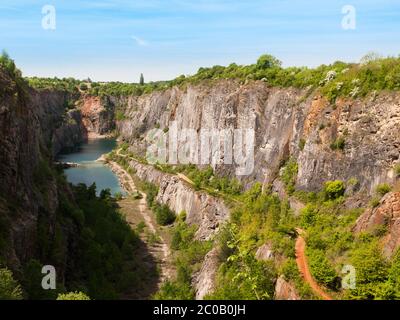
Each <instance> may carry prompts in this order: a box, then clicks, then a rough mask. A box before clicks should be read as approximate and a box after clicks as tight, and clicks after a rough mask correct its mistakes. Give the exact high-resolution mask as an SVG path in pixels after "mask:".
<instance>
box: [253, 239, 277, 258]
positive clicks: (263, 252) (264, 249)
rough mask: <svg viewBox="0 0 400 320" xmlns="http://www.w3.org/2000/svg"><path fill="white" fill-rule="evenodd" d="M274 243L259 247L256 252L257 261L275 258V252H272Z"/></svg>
mask: <svg viewBox="0 0 400 320" xmlns="http://www.w3.org/2000/svg"><path fill="white" fill-rule="evenodd" d="M272 249H273V248H272V243H269V242H268V243H265V244H263V245H262V246H261V247H259V248H258V249H257V251H256V259H257V260H263V261H266V260H271V259H273V258H274V251H273V250H272Z"/></svg>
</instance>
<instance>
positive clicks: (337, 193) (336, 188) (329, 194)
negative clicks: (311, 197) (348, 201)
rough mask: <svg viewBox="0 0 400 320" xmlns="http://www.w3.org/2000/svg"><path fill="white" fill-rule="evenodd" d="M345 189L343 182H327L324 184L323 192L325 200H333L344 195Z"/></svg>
mask: <svg viewBox="0 0 400 320" xmlns="http://www.w3.org/2000/svg"><path fill="white" fill-rule="evenodd" d="M345 191H346V187H345V184H344V182H343V181H341V180H335V181H327V182H325V187H324V192H325V196H326V198H327V199H330V200H334V199H337V198H339V197H341V196H343V195H344V192H345Z"/></svg>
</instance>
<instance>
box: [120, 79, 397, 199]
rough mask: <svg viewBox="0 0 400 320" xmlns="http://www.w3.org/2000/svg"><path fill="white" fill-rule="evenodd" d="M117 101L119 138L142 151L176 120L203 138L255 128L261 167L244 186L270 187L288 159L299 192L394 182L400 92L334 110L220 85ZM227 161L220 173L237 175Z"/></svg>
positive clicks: (257, 89) (297, 95)
mask: <svg viewBox="0 0 400 320" xmlns="http://www.w3.org/2000/svg"><path fill="white" fill-rule="evenodd" d="M112 103H114V104H115V106H118V107H120V108H122V109H124V110H125V119H124V120H121V121H117V129H118V132H119V133H120V134H121V137H122V138H123V139H124V140H126V141H128V142H130V143H131V144H132V145H135V147H136V148H137V149H139V150H140V148H142V149H143V150H144V146H145V143H144V140H143V137H144V136H145V134H146V133H147V132H148V131H149V130H150V129H154V128H155V127H160V129H164V128H167V127H169V126H170V125H171V123H172V121H176V122H177V124H178V128H179V129H183V128H185V129H187V128H191V129H195V130H196V131H197V132H198V131H199V130H200V129H204V128H216V129H235V128H243V129H250V128H253V129H254V130H255V148H254V153H255V154H254V160H255V166H254V171H253V172H252V173H251V174H250V175H248V176H244V177H241V179H242V180H243V181H244V182H253V181H254V180H257V181H260V182H264V183H266V184H267V183H272V182H273V181H274V180H275V178H276V176H277V174H278V172H279V169H280V166H281V165H282V163H283V162H284V161H285V160H287V159H288V158H289V157H293V158H294V159H295V160H296V161H297V163H298V165H299V174H298V179H297V186H298V187H299V188H301V189H306V190H318V189H320V188H321V186H322V184H323V183H324V182H325V181H327V180H331V179H342V180H348V179H350V178H356V179H357V180H358V182H359V186H360V188H361V189H364V190H365V191H366V192H368V193H369V192H371V191H372V190H373V189H374V187H375V186H376V185H377V184H379V183H382V182H389V183H391V182H393V181H394V180H395V177H394V173H393V170H392V168H393V165H394V164H395V163H397V162H399V152H400V141H399V138H398V137H399V136H400V125H399V123H400V97H399V95H398V94H381V95H379V96H371V97H367V98H365V99H356V100H349V101H346V100H340V101H338V102H337V103H336V104H335V105H332V104H330V103H328V101H326V99H324V98H322V97H320V96H318V95H317V94H315V93H309V92H307V91H306V90H297V89H279V88H270V87H268V86H267V85H266V84H265V83H263V82H252V83H249V84H247V85H240V84H239V83H237V82H235V81H226V80H224V81H222V80H221V81H220V82H218V83H216V84H213V85H196V86H191V85H189V86H188V87H187V88H186V89H178V88H173V89H169V90H166V91H163V92H155V93H152V94H149V95H143V96H140V97H129V98H125V99H121V98H120V99H114V100H113V101H112ZM339 138H343V141H344V148H343V150H340V149H339V150H332V148H331V145H332V143H333V142H334V141H335V140H337V139H339ZM178 148H179V145H178ZM221 163H223V159H221V161H220V164H216V165H215V168H216V171H217V172H218V173H221V174H229V175H234V173H235V171H234V168H233V167H232V165H223V164H221Z"/></svg>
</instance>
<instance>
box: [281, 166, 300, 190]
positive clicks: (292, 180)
mask: <svg viewBox="0 0 400 320" xmlns="http://www.w3.org/2000/svg"><path fill="white" fill-rule="evenodd" d="M298 170H299V169H298V165H297V162H296V160H294V159H289V161H288V162H287V163H286V165H285V167H284V168H283V171H282V174H281V180H282V182H283V183H284V184H285V186H286V191H287V192H288V193H289V194H293V192H294V191H295V185H296V179H297V173H298Z"/></svg>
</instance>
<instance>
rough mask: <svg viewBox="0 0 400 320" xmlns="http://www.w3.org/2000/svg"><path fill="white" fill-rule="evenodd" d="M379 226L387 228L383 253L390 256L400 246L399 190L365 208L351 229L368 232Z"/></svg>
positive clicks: (356, 231)
mask: <svg viewBox="0 0 400 320" xmlns="http://www.w3.org/2000/svg"><path fill="white" fill-rule="evenodd" d="M379 227H383V228H386V229H387V233H386V235H385V236H384V238H383V240H382V242H383V253H384V255H385V256H386V257H389V258H390V257H392V256H393V254H394V253H395V252H396V251H397V249H398V248H399V247H400V192H391V193H388V194H386V195H385V196H384V197H383V198H382V199H381V201H380V203H379V206H378V207H376V208H374V209H368V210H366V211H365V213H364V214H363V215H361V216H360V217H359V218H358V220H357V222H356V225H355V227H354V229H353V231H354V232H355V233H360V232H368V231H374V230H376V229H377V228H379Z"/></svg>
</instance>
